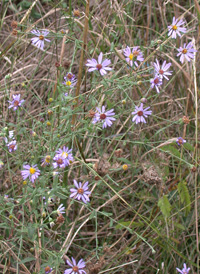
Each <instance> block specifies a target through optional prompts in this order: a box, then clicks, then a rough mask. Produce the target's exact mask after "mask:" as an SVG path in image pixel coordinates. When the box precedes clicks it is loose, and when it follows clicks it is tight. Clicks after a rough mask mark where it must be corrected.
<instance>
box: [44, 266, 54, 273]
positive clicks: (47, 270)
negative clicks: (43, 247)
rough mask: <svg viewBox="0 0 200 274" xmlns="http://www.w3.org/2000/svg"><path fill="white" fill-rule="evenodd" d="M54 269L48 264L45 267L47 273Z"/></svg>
mask: <svg viewBox="0 0 200 274" xmlns="http://www.w3.org/2000/svg"><path fill="white" fill-rule="evenodd" d="M52 270H53V268H52V267H50V266H46V267H45V269H44V271H45V274H48V273H51V271H52Z"/></svg>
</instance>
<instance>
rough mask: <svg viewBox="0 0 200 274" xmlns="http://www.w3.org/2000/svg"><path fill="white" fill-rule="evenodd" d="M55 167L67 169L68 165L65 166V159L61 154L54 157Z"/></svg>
mask: <svg viewBox="0 0 200 274" xmlns="http://www.w3.org/2000/svg"><path fill="white" fill-rule="evenodd" d="M53 161H54V163H53V167H54V168H65V167H66V164H65V158H64V157H63V156H62V155H60V154H56V155H55V157H53Z"/></svg>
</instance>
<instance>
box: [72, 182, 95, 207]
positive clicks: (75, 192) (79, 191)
mask: <svg viewBox="0 0 200 274" xmlns="http://www.w3.org/2000/svg"><path fill="white" fill-rule="evenodd" d="M74 185H75V187H76V188H70V192H71V195H70V197H71V198H74V199H77V200H79V201H80V200H82V201H83V202H84V203H85V204H87V202H89V201H90V198H89V197H88V195H89V194H90V193H91V192H90V191H88V182H85V183H84V184H83V183H81V182H79V183H77V181H76V180H74Z"/></svg>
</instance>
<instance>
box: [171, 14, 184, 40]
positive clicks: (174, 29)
mask: <svg viewBox="0 0 200 274" xmlns="http://www.w3.org/2000/svg"><path fill="white" fill-rule="evenodd" d="M183 24H185V22H184V21H183V20H182V19H181V20H178V19H176V18H175V17H173V20H172V24H171V25H170V26H168V31H169V32H168V36H171V37H172V38H176V35H178V36H180V37H181V35H182V34H181V32H182V33H186V28H184V27H181V25H183Z"/></svg>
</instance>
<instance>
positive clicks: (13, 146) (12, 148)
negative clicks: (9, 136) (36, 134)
mask: <svg viewBox="0 0 200 274" xmlns="http://www.w3.org/2000/svg"><path fill="white" fill-rule="evenodd" d="M7 147H8V150H9V152H13V151H15V150H16V149H17V141H16V140H14V141H12V142H10V143H8V144H7Z"/></svg>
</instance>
